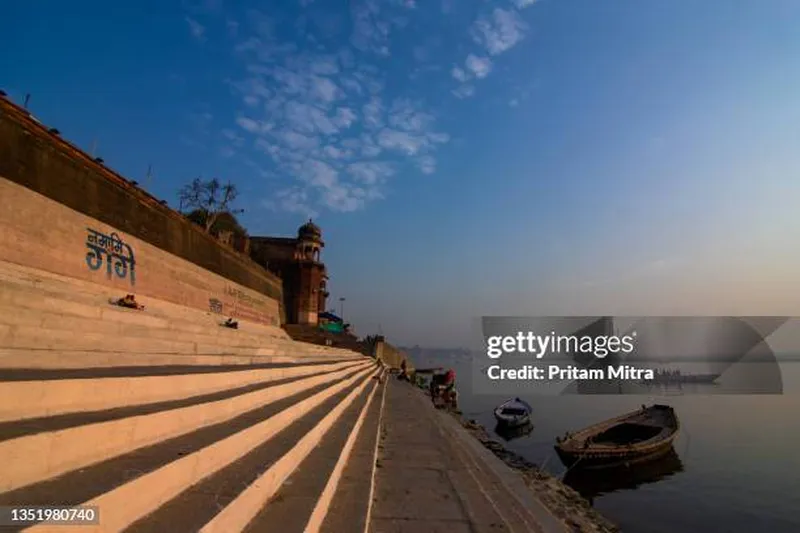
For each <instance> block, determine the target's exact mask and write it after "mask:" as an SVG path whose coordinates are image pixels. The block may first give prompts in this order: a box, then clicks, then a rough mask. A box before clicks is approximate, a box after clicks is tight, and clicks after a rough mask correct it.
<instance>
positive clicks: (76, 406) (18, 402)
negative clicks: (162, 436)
mask: <svg viewBox="0 0 800 533" xmlns="http://www.w3.org/2000/svg"><path fill="white" fill-rule="evenodd" d="M358 364H362V363H361V362H344V363H332V364H319V363H317V364H298V365H291V366H289V365H277V364H272V365H269V366H266V365H265V366H262V367H260V368H252V367H245V366H240V367H238V368H235V367H234V368H233V369H230V370H227V371H218V372H213V373H212V372H204V373H197V372H194V373H180V374H178V373H171V374H162V375H157V376H141V375H134V376H126V375H121V376H119V377H103V373H102V372H98V371H97V370H95V372H94V373H92V372H91V371H89V372H86V373H84V375H83V376H81V377H80V378H69V377H65V378H61V379H59V378H58V377H57V375H55V376H53V375H52V374H51V375H50V376H47V375H46V374H41V373H40V374H39V375H38V376H36V375H35V374H34V375H32V376H30V378H33V379H29V380H26V381H2V374H0V398H3V402H2V403H0V422H5V421H10V420H23V419H28V418H31V419H32V418H39V417H53V416H57V415H66V414H72V413H86V412H91V411H101V410H108V409H117V408H123V407H126V408H130V407H133V406H138V405H144V404H148V403H156V402H169V401H176V400H180V399H182V398H188V397H191V396H202V395H206V394H214V393H218V392H222V391H226V390H232V389H237V388H240V387H248V386H252V385H256V384H267V383H271V382H276V381H279V380H283V379H288V378H299V377H304V376H310V375H313V374H319V373H322V372H331V371H334V370H343V369H345V368H350V367H353V366H354V365H358ZM37 377H38V378H39V379H36V378H37ZM44 377H49V378H51V379H42V378H44ZM0 432H1V431H0Z"/></svg>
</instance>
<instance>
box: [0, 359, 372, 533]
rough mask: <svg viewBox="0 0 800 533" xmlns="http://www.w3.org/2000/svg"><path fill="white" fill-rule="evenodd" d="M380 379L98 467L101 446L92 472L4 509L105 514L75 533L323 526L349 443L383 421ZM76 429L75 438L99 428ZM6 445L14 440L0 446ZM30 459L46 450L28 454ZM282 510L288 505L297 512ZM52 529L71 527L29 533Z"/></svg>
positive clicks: (60, 478) (330, 387)
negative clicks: (76, 508) (269, 521)
mask: <svg viewBox="0 0 800 533" xmlns="http://www.w3.org/2000/svg"><path fill="white" fill-rule="evenodd" d="M373 368H374V367H373ZM373 376H376V370H373V369H368V370H367V371H366V372H365V371H359V372H354V373H350V374H349V375H346V376H343V377H340V378H339V379H336V380H331V381H329V382H326V383H322V384H319V385H317V386H316V387H312V388H309V389H307V390H303V391H300V392H298V393H296V394H290V395H283V396H281V397H280V398H278V399H276V400H275V401H274V402H272V403H270V404H266V405H263V406H259V405H253V406H251V407H252V408H251V409H249V410H248V411H246V412H244V413H241V414H239V415H237V416H229V417H228V418H226V419H225V420H222V421H219V422H214V421H212V420H209V421H208V422H207V423H205V424H204V425H202V426H200V427H197V426H195V427H194V428H193V429H192V431H189V432H187V433H184V434H181V435H177V436H173V437H170V436H167V435H165V436H164V437H162V438H160V439H159V440H158V441H157V442H154V443H152V444H150V445H147V446H139V447H136V448H134V449H132V450H128V451H125V452H124V453H116V454H113V455H111V456H109V457H102V458H101V455H102V453H101V452H100V450H97V447H94V449H95V450H96V451H97V452H98V453H97V454H96V456H95V460H93V461H92V462H91V463H90V464H87V465H85V466H74V467H73V468H70V469H68V470H66V471H65V472H63V473H61V474H56V473H54V472H51V473H50V475H48V476H46V477H43V478H42V479H39V480H37V481H35V482H33V483H27V484H24V485H22V486H19V487H14V488H11V489H10V490H8V489H7V490H4V491H3V492H2V493H0V505H20V504H25V505H44V504H46V503H51V504H52V503H57V504H60V505H80V504H85V505H96V506H98V507H99V508H100V509H101V524H100V525H99V526H96V527H92V526H81V527H80V529H76V531H109V532H110V531H121V530H123V529H125V530H126V531H127V530H130V531H166V530H170V531H199V530H201V529H202V530H203V531H243V530H252V528H253V527H256V528H257V529H255V530H259V529H258V528H259V527H260V526H258V525H257V526H248V524H250V523H251V522H253V521H254V520H255V523H256V524H263V520H264V519H265V517H275V516H283V517H285V520H287V522H283V521H282V522H281V524H282V525H281V527H282V528H283V529H286V530H289V531H304V530H306V529H305V528H306V525H307V524H319V523H321V521H323V520H324V519H325V516H326V514H327V509H328V507H329V504H330V501H331V500H332V499H334V498H332V496H335V495H336V494H337V485H338V482H339V477H338V476H337V475H336V473H337V471H340V470H342V469H343V468H344V465H347V464H348V463H349V461H348V458H349V456H350V451H351V449H352V447H347V446H345V445H346V444H347V442H348V441H351V442H355V441H357V440H359V438H360V437H361V436H362V435H365V434H367V435H368V434H370V432H371V433H372V434H376V432H377V419H376V418H375V417H374V416H373V417H371V418H370V417H368V416H367V413H368V412H374V409H375V407H374V405H376V404H377V405H380V404H379V403H376V402H378V400H377V399H376V398H377V397H376V395H375V391H376V390H377V388H378V386H379V385H378V381H376V380H374V379H371V378H372V377H373ZM162 412H163V411H159V413H162ZM150 416H156V414H153V415H150ZM365 421H367V423H364V422H365ZM75 423H76V424H78V425H73V426H71V428H70V430H72V431H78V430H80V428H82V427H84V426H85V425H87V424H88V425H89V426H91V425H96V424H97V422H89V421H87V420H83V421H82V423H81V422H77V421H76V422H75ZM40 429H41V431H47V429H46V428H44V427H42V428H40ZM3 436H4V435H2V434H0V438H3ZM16 440H17V445H18V448H24V447H22V446H20V443H19V439H16ZM7 442H15V439H12V440H10V441H9V440H4V441H2V442H0V445H2V444H5V443H7ZM60 444H61V447H64V446H65V445H66V443H65V442H61V443H60ZM25 452H28V453H31V452H34V453H40V452H41V450H30V448H27V449H24V450H23V449H21V453H25ZM50 453H51V454H52V453H55V447H52V448H50ZM98 459H99V460H98ZM337 466H338V468H337ZM369 483H370V476H367V477H366V478H363V479H362V484H365V486H369ZM362 492H364V491H362ZM367 492H368V491H367ZM275 496H277V497H275ZM276 502H291V503H292V506H291V509H292V512H290V513H289V512H288V509H287V508H286V507H285V506H283V505H276ZM364 503H365V504H366V503H367V502H364ZM109 509H113V511H108V510H109ZM102 510H105V512H103V511H102ZM276 513H278V514H277V515H276ZM286 513H288V514H286ZM289 520H290V521H289ZM273 523H274V522H273ZM168 524H169V526H168ZM65 528H66V529H65ZM246 528H249V529H246ZM50 529H54V530H55V531H65V530H67V531H69V530H70V529H71V528H69V527H66V526H55V527H52V526H51V527H50V528H46V527H44V526H36V527H34V528H32V529H30V530H29V531H49V530H50ZM260 530H263V529H260ZM316 530H318V526H317V527H316V528H311V529H308V531H316ZM348 530H349V531H352V529H349V528H348Z"/></svg>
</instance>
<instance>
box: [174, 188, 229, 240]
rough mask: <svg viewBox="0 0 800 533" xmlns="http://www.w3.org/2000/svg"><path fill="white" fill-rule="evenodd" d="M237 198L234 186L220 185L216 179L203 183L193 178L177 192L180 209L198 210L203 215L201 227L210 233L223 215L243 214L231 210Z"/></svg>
mask: <svg viewBox="0 0 800 533" xmlns="http://www.w3.org/2000/svg"><path fill="white" fill-rule="evenodd" d="M238 196H239V191H238V190H237V188H236V186H235V185H234V184H232V183H231V182H230V181H229V182H228V183H226V184H225V185H222V184H220V181H219V180H218V179H217V178H213V179H210V180H208V181H203V180H202V179H201V178H195V179H194V180H192V182H191V183H189V184H187V185H185V186H184V187H182V188H181V189H180V191H179V192H178V198H179V200H180V204H181V209H182V210H183V209H187V210H199V211H201V212H202V214H203V215H204V217H203V218H204V220H203V223H202V225H203V227H204V228H205V230H206V231H207V232H211V228H213V227H214V223H215V222H216V221H217V220H218V219H219V216H220V215H221V214H223V213H230V214H231V215H235V214H238V213H242V212H244V210H243V209H231V204H232V203H233V202H234V201H235V200H236V198H237V197H238Z"/></svg>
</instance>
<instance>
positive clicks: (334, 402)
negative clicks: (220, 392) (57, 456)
mask: <svg viewBox="0 0 800 533" xmlns="http://www.w3.org/2000/svg"><path fill="white" fill-rule="evenodd" d="M370 374H371V373H370ZM371 382H373V380H371V379H369V374H365V373H361V374H358V375H356V376H354V377H351V378H348V379H345V380H343V381H341V382H339V383H337V384H335V385H332V386H329V387H327V388H325V389H324V390H323V391H321V392H318V393H316V394H314V395H313V396H310V397H307V398H305V399H302V400H300V401H297V400H295V401H294V402H293V403H292V404H291V406H290V407H288V408H286V409H284V410H282V411H280V412H278V413H276V414H272V415H271V416H269V417H268V418H266V419H262V420H253V419H251V420H248V421H247V424H248V425H247V426H246V427H245V428H244V429H240V430H239V431H237V432H235V433H233V434H229V435H228V436H225V437H221V436H219V435H215V436H217V437H218V438H217V440H215V441H214V442H212V443H207V441H206V444H205V446H203V447H201V448H199V449H198V448H196V447H195V446H192V447H191V451H188V452H184V453H181V454H178V456H175V455H173V456H172V458H171V461H169V462H168V463H166V464H163V463H162V465H161V466H158V467H156V468H155V469H153V467H152V466H150V468H149V469H148V471H147V472H145V473H143V474H141V475H139V476H138V477H136V478H135V479H130V478H128V479H127V482H123V484H121V485H118V486H116V487H114V488H112V489H111V490H107V489H106V490H104V491H103V492H102V493H101V494H100V495H98V496H96V497H94V498H92V499H90V500H88V501H86V500H85V498H80V499H82V500H84V501H83V502H81V503H83V504H85V505H90V506H97V507H98V508H100V509H113V512H106V513H105V515H104V517H103V520H102V524H101V525H99V526H95V527H92V526H83V527H84V529H82V531H95V532H100V531H103V532H115V531H122V530H126V529H127V528H129V527H131V526H132V525H134V524H136V523H137V522H139V521H141V520H142V519H145V520H148V518H147V517H148V516H151V515H152V514H153V513H154V512H156V511H158V510H159V509H160V508H162V507H164V506H165V504H166V505H170V503H171V502H172V501H174V500H176V499H180V498H182V495H183V494H185V493H186V491H187V489H188V488H190V487H191V488H192V489H193V491H194V492H195V493H197V494H198V495H200V497H201V498H202V497H203V496H205V498H210V501H211V502H219V503H212V504H211V505H210V506H196V505H190V506H189V507H190V512H188V513H186V512H183V511H182V512H180V513H175V514H174V515H172V516H174V517H175V520H179V519H180V520H187V521H192V520H194V519H196V517H197V516H202V517H203V519H207V518H208V516H207V515H208V514H211V516H212V518H211V521H210V522H208V523H206V525H205V526H204V527H203V529H202V530H203V531H241V529H242V528H243V527H244V525H245V524H246V522H247V521H249V520H250V518H251V517H252V514H251V510H250V506H249V505H244V503H247V504H250V505H256V504H257V505H258V508H260V506H261V505H263V502H259V500H261V498H262V497H263V496H264V494H265V492H264V491H266V493H270V494H271V493H274V491H275V490H277V487H279V486H280V485H281V484H282V483H283V481H284V480H285V479H286V477H287V476H288V475H289V474H290V473H291V472H292V471H294V469H295V468H296V467H297V465H298V464H299V463H300V462H301V461H302V459H303V458H304V457H305V456H307V455H308V453H310V451H311V449H313V447H314V446H315V445H316V444H317V443H318V442H319V440H320V439H321V437H322V436H323V435H324V434H325V432H327V430H328V429H329V428H330V427H331V426H332V425H333V423H335V422H336V420H337V419H338V418H339V417H340V416H341V414H342V412H343V411H344V410H345V409H346V408H347V407H348V406H349V405H350V404H351V403H352V401H353V400H354V399H355V398H356V397H357V396H358V394H359V393H360V392H361V391H363V389H364V387H366V386H367V385H368V384H369V383H371ZM340 393H345V394H346V396H344V397H343V398H342V397H341V396H339V397H335V396H336V395H339V394H340ZM327 400H331V402H330V403H325V402H326V401H327ZM318 407H319V409H318V410H316V413H317V416H319V414H322V415H323V416H324V417H323V418H322V419H321V420H318V419H309V418H306V415H309V414H310V413H311V412H312V411H314V410H315V409H316V408H318ZM261 416H263V415H261ZM303 419H304V420H305V422H301V423H303V425H302V426H296V425H295V424H294V423H295V422H296V421H300V420H303ZM298 428H301V429H298ZM286 431H292V433H291V434H290V438H288V439H282V440H281V445H280V446H279V447H277V448H276V447H274V446H272V445H271V441H273V440H274V439H275V438H276V437H277V438H278V439H281V435H285V433H284V432H286ZM298 439H299V441H298ZM186 444H188V443H186ZM262 446H263V447H262ZM287 446H288V447H290V449H288V450H287ZM266 449H269V453H265V452H264V450H266ZM175 451H178V450H175V449H174V448H173V453H174V452H175ZM254 451H258V452H261V453H260V454H259V455H257V456H253V455H250V454H251V453H252V452H254ZM253 457H256V459H253ZM248 459H249V460H250V461H252V463H248V466H247V467H244V468H242V465H243V464H244V463H245V462H246V461H248ZM240 461H241V462H240ZM231 465H236V466H237V467H239V468H237V469H236V471H237V473H233V474H232V473H231V472H232V471H231V470H227V469H228V467H230V466H231ZM256 466H258V468H259V470H260V471H263V474H262V475H261V476H260V477H258V479H256V480H254V478H255V477H257V474H258V473H259V472H258V471H255V472H254V471H253V470H254V468H255V467H256ZM139 470H141V469H139ZM220 472H225V474H223V475H222V476H223V479H222V483H221V485H222V486H223V487H224V488H227V489H228V490H232V491H237V489H238V490H241V489H242V488H244V487H243V486H242V485H239V486H236V485H234V486H233V487H231V486H230V484H231V483H236V481H233V480H240V481H239V482H240V483H241V482H244V481H247V482H251V483H250V484H249V485H247V488H244V490H243V491H241V492H240V494H239V495H238V497H236V499H233V501H231V503H230V504H228V505H227V507H225V508H224V509H222V510H221V511H220V509H221V508H222V506H223V505H224V503H223V502H224V498H225V495H224V494H223V492H222V488H220V490H219V491H218V494H214V493H211V494H208V488H207V486H206V485H204V482H205V481H206V480H209V479H214V478H215V476H216V475H217V474H218V473H220ZM242 475H247V477H246V478H244V479H242V477H241V476H242ZM116 476H117V480H119V478H120V474H119V473H117V474H116ZM218 480H219V478H217V481H218ZM99 481H101V482H102V481H103V480H102V479H100V480H99ZM237 484H238V483H237ZM105 485H106V486H107V485H109V484H108V483H106V484H105ZM216 486H217V487H219V486H220V485H219V484H217V485H216ZM96 487H97V485H95V488H94V490H97V488H96ZM103 488H105V487H103ZM51 490H52V489H51ZM101 490H102V489H101ZM67 492H70V491H67ZM253 494H255V496H256V497H255V498H254V497H253ZM3 496H4V495H2V494H0V502H2V501H3V500H4V498H3ZM27 496H28V499H27V500H26V501H31V497H32V494H31V491H29V493H28V495H27ZM21 497H22V496H21V494H20V493H18V494H17V495H16V496H15V498H14V499H15V500H17V499H20V498H21ZM38 497H39V498H41V497H42V495H41V494H39V495H38ZM243 497H244V498H245V499H244V500H242V498H243ZM268 497H269V496H267V498H268ZM62 499H63V497H62ZM231 499H232V498H231ZM195 501H196V500H195ZM205 501H209V500H208V499H206V500H205ZM168 502H169V503H168ZM29 505H30V503H29ZM258 508H256V509H255V511H257V509H258ZM218 511H219V512H218ZM173 512H174V511H173ZM162 516H163V515H162ZM242 521H244V522H245V524H243V525H242V526H238V525H237V523H238V522H242ZM135 527H144V526H135ZM151 527H152V526H151ZM218 527H222V529H218ZM168 530H169V531H197V529H194V528H191V527H190V528H189V529H186V528H185V527H184V525H183V523H182V522H181V523H177V522H173V525H172V526H171V527H169V528H168ZM29 531H33V532H35V531H47V529H45V528H37V527H34V528H31V529H30V530H29ZM162 531H163V529H162Z"/></svg>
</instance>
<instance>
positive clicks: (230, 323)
mask: <svg viewBox="0 0 800 533" xmlns="http://www.w3.org/2000/svg"><path fill="white" fill-rule="evenodd" d="M222 325H223V326H225V327H226V328H231V329H239V323H238V322H237V321H235V320H234V319H233V318H229V319H228V320H226V321H225V323H224V324H222Z"/></svg>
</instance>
